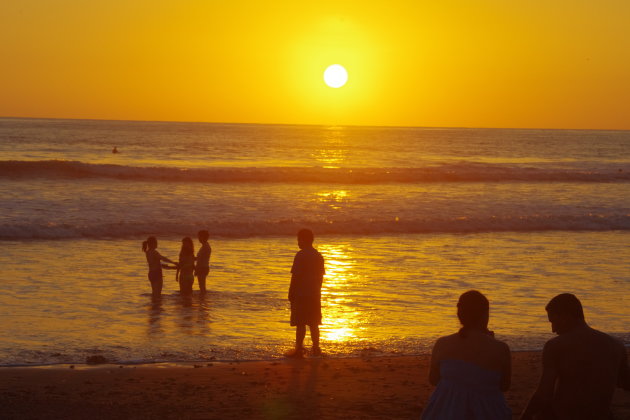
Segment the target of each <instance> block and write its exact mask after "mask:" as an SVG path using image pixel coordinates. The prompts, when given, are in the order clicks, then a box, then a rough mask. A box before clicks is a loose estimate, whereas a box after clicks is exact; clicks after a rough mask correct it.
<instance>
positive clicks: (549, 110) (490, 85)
mask: <svg viewBox="0 0 630 420" xmlns="http://www.w3.org/2000/svg"><path fill="white" fill-rule="evenodd" d="M300 3H301V2H295V1H270V2H261V1H239V0H233V1H230V2H227V1H211V0H179V1H174V0H171V1H166V0H164V1H159V0H150V1H149V0H108V1H86V0H6V1H4V2H3V3H2V5H1V6H0V57H2V65H0V116H19V117H59V118H98V119H126V120H169V121H209V122H246V123H304V124H359V125H403V126H469V127H541V128H542V127H546V128H547V127H548V128H609V129H630V118H628V115H629V114H630V112H629V105H628V104H630V24H629V23H628V22H630V2H629V1H627V0H598V1H584V0H553V1H549V0H493V1H490V0H485V1H484V0H474V1H472V0H471V1H465V0H444V1H439V2H437V1H418V0H416V1H390V2H382V1H378V2H369V1H345V2H344V1H318V2H308V4H307V5H302V4H300ZM334 63H338V64H342V65H344V66H345V67H346V68H347V70H348V73H349V81H348V84H347V85H346V86H344V87H342V88H339V89H332V88H329V87H327V86H326V85H325V84H324V82H323V79H322V74H323V71H324V70H325V68H326V67H327V66H328V65H330V64H334Z"/></svg>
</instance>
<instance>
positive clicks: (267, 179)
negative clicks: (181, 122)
mask: <svg viewBox="0 0 630 420" xmlns="http://www.w3.org/2000/svg"><path fill="white" fill-rule="evenodd" d="M0 177H7V178H72V179H81V178H110V179H119V180H131V181H133V180H137V181H158V182H206V183H238V182H261V183H327V184H381V183H430V182H515V181H523V182H628V181H630V171H624V170H623V169H620V168H618V167H616V166H615V167H609V168H603V169H596V170H591V169H577V168H573V169H556V168H535V167H522V166H516V165H508V164H487V163H474V162H459V163H447V164H441V165H435V166H426V167H420V168H322V167H304V168H297V167H268V168H267V167H265V168H235V167H226V168H222V167H213V168H198V169H182V168H172V167H137V166H124V165H114V164H94V163H84V162H79V161H66V160H44V161H0Z"/></svg>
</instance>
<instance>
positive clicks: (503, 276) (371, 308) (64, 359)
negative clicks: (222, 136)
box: [0, 232, 630, 365]
mask: <svg viewBox="0 0 630 420" xmlns="http://www.w3.org/2000/svg"><path fill="white" fill-rule="evenodd" d="M629 235H630V233H628V232H590V233H588V232H579V233H576V232H547V233H528V234H522V233H519V234H514V233H479V234H471V235H460V234H451V235H446V234H434V235H396V236H369V237H366V236H350V237H347V236H324V237H320V238H318V239H317V240H316V246H317V247H318V249H319V250H320V251H321V252H322V254H323V255H324V257H325V259H326V270H327V275H326V277H325V281H324V288H323V297H322V300H323V313H324V325H322V345H323V347H324V348H325V351H326V352H327V353H328V354H329V355H331V356H348V355H357V354H362V353H365V352H368V353H370V354H377V355H378V354H391V353H395V354H417V353H420V352H425V351H428V349H429V348H430V345H431V344H432V342H433V340H434V339H435V338H436V337H438V336H440V335H444V334H448V333H452V332H454V331H456V329H457V328H458V326H457V320H456V317H455V303H456V300H457V297H458V296H459V294H460V293H462V292H463V291H466V290H468V289H472V288H474V289H478V290H481V291H482V292H484V293H486V294H487V296H488V297H489V299H490V302H491V321H490V328H491V329H493V330H494V331H495V333H496V334H497V337H498V338H500V339H503V340H506V341H507V342H508V343H509V344H510V345H511V347H512V349H514V350H525V349H537V348H541V346H542V344H543V343H544V341H545V340H547V339H549V338H551V337H552V336H553V335H552V334H551V332H550V329H549V324H548V322H547V320H546V314H545V311H544V305H545V304H546V303H547V301H548V300H549V299H550V298H551V297H553V296H554V295H555V294H557V293H562V292H572V293H575V294H576V295H577V296H578V297H580V298H581V299H582V301H583V303H584V306H585V312H586V316H587V320H588V321H589V322H590V324H591V325H592V326H594V327H595V328H599V329H601V330H603V331H606V332H610V333H613V334H615V335H616V336H618V337H620V338H621V339H623V340H625V342H626V343H627V344H628V343H630V334H628V325H630V313H629V312H628V310H627V307H628V303H629V302H628V298H627V290H628V287H629V286H630V280H629V279H628V276H627V265H626V264H625V263H624V261H628V260H630V251H629V250H628V247H627V243H628V240H629V239H630V236H629ZM212 246H213V255H212V270H211V274H210V278H209V289H210V293H209V294H208V295H207V296H206V297H205V298H203V297H201V296H199V295H198V294H195V295H194V296H193V297H192V298H191V299H184V298H182V297H180V296H179V292H178V291H177V284H176V283H175V281H174V273H173V272H172V271H165V287H164V296H163V298H162V299H161V301H159V302H152V299H151V297H150V294H149V292H150V287H149V284H148V281H147V280H146V269H145V267H144V264H143V263H144V255H143V254H142V252H141V251H140V243H139V241H135V240H76V241H3V242H0V255H1V257H0V263H1V266H2V267H3V272H4V275H3V278H4V279H5V280H4V281H3V282H2V283H1V284H0V318H1V319H3V325H4V328H3V329H2V331H0V343H2V344H1V347H0V363H2V364H3V365H13V364H42V363H79V362H83V361H85V358H86V357H88V356H90V355H95V354H101V355H104V356H105V357H106V358H107V359H109V360H111V361H115V362H117V363H125V362H136V363H139V362H155V361H202V360H204V361H207V360H215V359H216V360H232V359H250V360H251V359H269V358H274V357H279V356H280V355H281V354H282V352H283V351H284V350H286V349H288V348H289V347H290V346H291V344H292V340H293V337H294V336H293V334H294V329H293V328H291V327H290V326H289V325H288V317H289V310H288V304H287V301H286V294H287V288H288V282H289V278H290V274H289V270H290V266H291V262H292V257H293V254H294V253H295V252H296V251H297V247H296V244H295V241H294V240H293V239H292V238H286V237H265V238H245V239H217V240H213V241H212ZM159 249H160V251H161V252H162V253H163V254H164V255H166V256H171V257H175V256H176V254H177V252H178V243H177V241H176V239H175V238H172V239H168V240H167V239H164V240H162V241H161V242H160V247H159ZM585 256H588V260H586V258H585ZM307 341H308V338H307Z"/></svg>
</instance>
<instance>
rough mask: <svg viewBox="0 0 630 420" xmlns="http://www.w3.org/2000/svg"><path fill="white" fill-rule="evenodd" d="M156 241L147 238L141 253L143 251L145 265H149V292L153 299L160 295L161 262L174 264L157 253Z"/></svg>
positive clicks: (153, 238) (153, 237)
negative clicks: (145, 260) (150, 291)
mask: <svg viewBox="0 0 630 420" xmlns="http://www.w3.org/2000/svg"><path fill="white" fill-rule="evenodd" d="M157 246H158V243H157V239H155V236H149V237H148V238H147V240H146V241H144V242H142V251H144V253H145V255H146V257H147V263H148V264H149V282H150V283H151V290H152V293H153V297H154V298H155V297H159V296H160V295H161V294H162V283H163V276H162V264H161V262H162V261H166V262H169V263H171V264H175V263H174V262H173V261H171V260H169V259H168V258H166V257H163V256H162V255H160V253H159V252H158V251H157Z"/></svg>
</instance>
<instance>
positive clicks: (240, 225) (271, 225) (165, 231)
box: [0, 213, 630, 240]
mask: <svg viewBox="0 0 630 420" xmlns="http://www.w3.org/2000/svg"><path fill="white" fill-rule="evenodd" d="M303 227H310V228H312V229H313V230H315V231H316V232H317V233H318V235H388V234H413V233H479V232H510V231H511V232H535V231H550V230H559V231H611V230H630V214H625V215H623V214H622V215H620V214H612V215H602V214H591V213H589V214H583V215H530V216H503V217H500V216H488V217H457V218H439V217H432V218H426V219H416V220H398V219H394V220H362V219H346V220H336V221H332V220H306V219H305V220H295V219H280V220H272V221H251V222H234V221H229V222H213V221H208V222H204V223H190V224H183V223H174V222H169V221H166V220H165V221H156V222H151V223H137V222H119V223H86V224H69V223H46V224H27V223H22V224H19V223H18V224H1V225H0V240H16V239H17V240H22V239H76V238H113V239H118V238H138V237H145V236H148V235H159V236H180V237H181V236H186V235H190V234H191V233H192V232H197V231H198V230H200V229H208V230H210V232H211V234H212V235H213V236H219V237H227V238H241V237H255V236H292V235H295V232H297V231H298V230H299V229H300V228H303Z"/></svg>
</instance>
